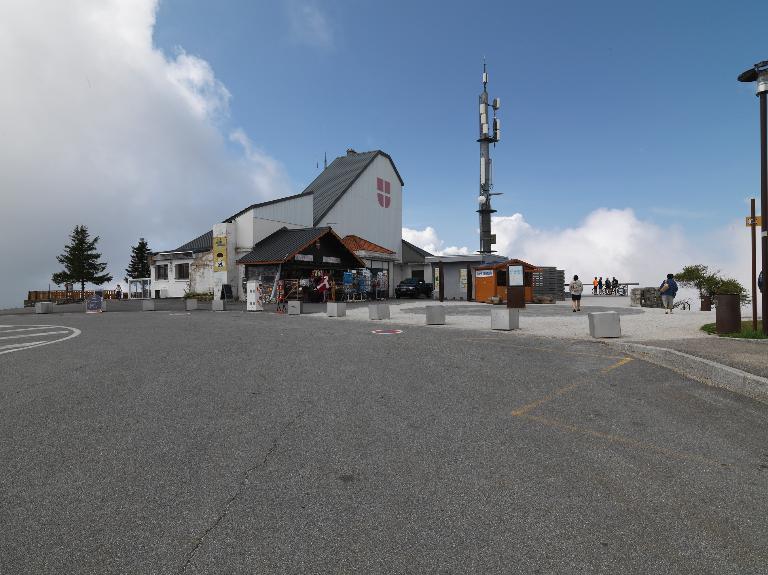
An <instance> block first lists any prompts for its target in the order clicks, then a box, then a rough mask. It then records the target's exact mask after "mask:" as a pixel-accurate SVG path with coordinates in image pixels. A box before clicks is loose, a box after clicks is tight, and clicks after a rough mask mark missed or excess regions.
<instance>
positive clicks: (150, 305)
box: [141, 299, 155, 311]
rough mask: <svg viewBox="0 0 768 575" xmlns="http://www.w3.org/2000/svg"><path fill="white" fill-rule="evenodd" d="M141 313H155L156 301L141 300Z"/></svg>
mask: <svg viewBox="0 0 768 575" xmlns="http://www.w3.org/2000/svg"><path fill="white" fill-rule="evenodd" d="M141 311H155V300H153V299H143V300H141Z"/></svg>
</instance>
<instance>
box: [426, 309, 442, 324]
mask: <svg viewBox="0 0 768 575" xmlns="http://www.w3.org/2000/svg"><path fill="white" fill-rule="evenodd" d="M427 325H445V306H443V305H428V306H427Z"/></svg>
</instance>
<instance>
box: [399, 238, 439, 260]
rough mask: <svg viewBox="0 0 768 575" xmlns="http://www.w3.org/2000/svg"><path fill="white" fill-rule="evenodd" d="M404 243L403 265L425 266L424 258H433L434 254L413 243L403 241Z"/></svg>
mask: <svg viewBox="0 0 768 575" xmlns="http://www.w3.org/2000/svg"><path fill="white" fill-rule="evenodd" d="M402 242H403V263H408V264H413V263H420V264H423V263H425V262H424V258H428V257H432V255H433V254H431V253H429V252H428V251H426V250H423V249H421V248H420V247H418V246H415V245H413V244H412V243H411V242H407V241H405V240H402Z"/></svg>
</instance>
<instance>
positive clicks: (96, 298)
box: [85, 291, 104, 313]
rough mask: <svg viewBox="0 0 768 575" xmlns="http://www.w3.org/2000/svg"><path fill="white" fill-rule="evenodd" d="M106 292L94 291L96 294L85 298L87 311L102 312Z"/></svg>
mask: <svg viewBox="0 0 768 575" xmlns="http://www.w3.org/2000/svg"><path fill="white" fill-rule="evenodd" d="M103 293H104V292H101V291H97V292H94V294H93V295H92V296H91V297H89V298H88V299H86V300H85V313H101V312H102V309H101V307H102V303H103V301H104V298H103V297H102V296H103Z"/></svg>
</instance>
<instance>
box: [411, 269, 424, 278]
mask: <svg viewBox="0 0 768 575" xmlns="http://www.w3.org/2000/svg"><path fill="white" fill-rule="evenodd" d="M411 277H412V278H413V279H416V280H421V281H424V270H413V271H411Z"/></svg>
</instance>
